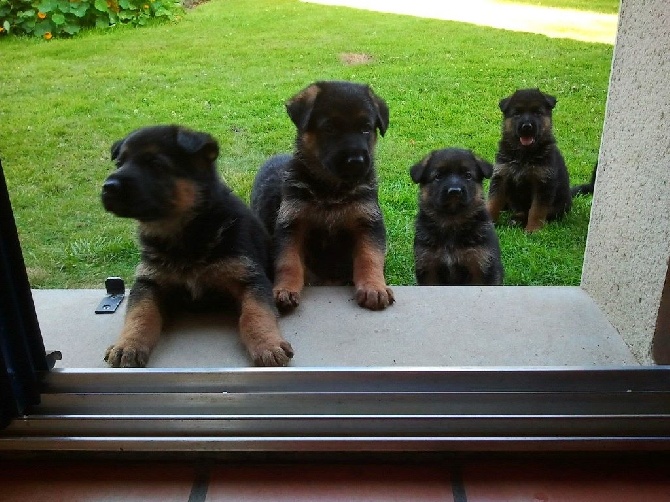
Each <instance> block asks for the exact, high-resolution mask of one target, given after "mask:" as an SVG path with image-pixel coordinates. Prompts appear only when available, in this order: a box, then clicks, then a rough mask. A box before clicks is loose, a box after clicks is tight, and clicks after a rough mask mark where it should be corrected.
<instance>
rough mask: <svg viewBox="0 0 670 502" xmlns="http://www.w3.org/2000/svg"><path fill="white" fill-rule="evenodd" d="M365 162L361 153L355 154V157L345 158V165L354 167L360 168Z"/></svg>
mask: <svg viewBox="0 0 670 502" xmlns="http://www.w3.org/2000/svg"><path fill="white" fill-rule="evenodd" d="M365 163H366V162H365V155H363V154H362V153H360V154H355V155H350V156H349V157H347V165H349V166H352V167H355V166H361V165H364V164H365Z"/></svg>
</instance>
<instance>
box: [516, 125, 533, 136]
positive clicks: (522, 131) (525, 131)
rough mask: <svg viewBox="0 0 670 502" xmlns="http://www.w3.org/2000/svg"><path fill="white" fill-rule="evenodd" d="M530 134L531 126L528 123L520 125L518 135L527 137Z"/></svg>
mask: <svg viewBox="0 0 670 502" xmlns="http://www.w3.org/2000/svg"><path fill="white" fill-rule="evenodd" d="M531 134H533V124H531V123H530V122H524V123H523V124H521V126H520V127H519V135H520V136H528V135H531Z"/></svg>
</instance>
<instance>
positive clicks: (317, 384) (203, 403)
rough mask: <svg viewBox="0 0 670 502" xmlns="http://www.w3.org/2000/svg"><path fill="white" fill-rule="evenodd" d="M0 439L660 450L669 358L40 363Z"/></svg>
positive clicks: (207, 447)
mask: <svg viewBox="0 0 670 502" xmlns="http://www.w3.org/2000/svg"><path fill="white" fill-rule="evenodd" d="M42 383H43V392H42V400H41V403H40V404H39V405H38V406H35V407H34V408H33V409H32V410H30V411H31V413H30V414H29V415H26V416H24V417H22V418H20V419H16V420H14V421H13V422H12V423H11V424H10V425H9V426H8V427H7V428H6V429H5V430H3V431H0V451H81V452H119V451H124V452H285V453H300V452H328V453H332V452H487V451H496V452H527V451H546V452H563V451H565V452H570V451H622V452H623V451H670V367H651V368H648V367H647V368H639V367H636V368H628V367H626V368H615V369H612V368H598V369H591V368H527V369H519V368H369V369H368V368H342V369H322V368H320V369H316V368H315V369H310V368H282V369H265V368H263V369H255V368H247V369H222V370H218V371H217V370H214V371H212V370H154V369H144V370H67V369H66V370H54V371H51V372H49V373H47V374H45V375H44V378H43V382H42Z"/></svg>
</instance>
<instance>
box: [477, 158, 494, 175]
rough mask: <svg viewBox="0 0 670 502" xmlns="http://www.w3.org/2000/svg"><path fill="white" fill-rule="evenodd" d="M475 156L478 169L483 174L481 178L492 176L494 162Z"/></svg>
mask: <svg viewBox="0 0 670 502" xmlns="http://www.w3.org/2000/svg"><path fill="white" fill-rule="evenodd" d="M474 157H475V162H476V163H477V169H478V170H479V173H480V175H481V178H480V179H483V178H487V179H488V178H490V177H491V176H493V164H491V163H489V162H487V161H486V160H484V159H482V158H480V157H478V156H476V155H475V156H474Z"/></svg>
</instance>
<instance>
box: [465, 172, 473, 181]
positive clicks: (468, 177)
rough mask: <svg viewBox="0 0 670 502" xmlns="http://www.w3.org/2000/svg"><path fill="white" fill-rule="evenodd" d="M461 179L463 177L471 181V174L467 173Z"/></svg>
mask: <svg viewBox="0 0 670 502" xmlns="http://www.w3.org/2000/svg"><path fill="white" fill-rule="evenodd" d="M463 177H464V178H465V179H466V180H471V179H472V173H471V172H470V171H468V172H467V173H465V174H464V175H463Z"/></svg>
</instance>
